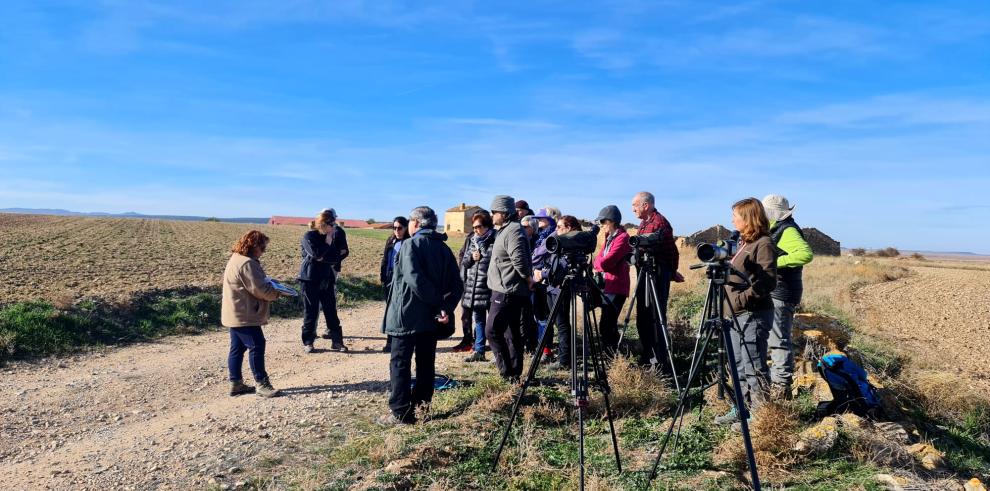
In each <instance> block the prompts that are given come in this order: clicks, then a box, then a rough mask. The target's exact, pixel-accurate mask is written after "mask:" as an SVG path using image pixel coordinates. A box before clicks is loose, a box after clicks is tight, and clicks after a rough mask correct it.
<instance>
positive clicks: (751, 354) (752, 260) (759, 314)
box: [715, 198, 777, 424]
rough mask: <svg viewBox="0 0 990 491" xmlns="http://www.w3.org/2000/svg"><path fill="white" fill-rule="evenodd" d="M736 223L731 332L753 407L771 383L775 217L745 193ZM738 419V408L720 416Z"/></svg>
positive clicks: (723, 419)
mask: <svg viewBox="0 0 990 491" xmlns="http://www.w3.org/2000/svg"><path fill="white" fill-rule="evenodd" d="M732 225H733V226H734V227H735V228H736V230H738V231H739V237H740V241H739V250H738V252H736V255H735V256H733V257H732V267H733V272H732V275H731V277H730V278H729V291H728V295H727V296H728V301H729V306H730V307H731V309H732V312H733V314H734V315H735V325H734V326H733V328H732V329H731V330H730V334H731V342H732V348H733V350H735V358H736V359H735V363H736V368H737V370H738V372H739V384H740V388H741V389H742V393H743V398H744V399H747V402H748V403H749V408H750V410H751V411H752V410H753V409H756V408H757V407H759V406H760V404H762V403H763V401H764V400H765V399H766V392H767V390H768V388H769V384H770V368H769V367H768V366H767V338H768V336H769V334H770V327H771V326H772V325H773V300H772V299H771V298H770V292H772V291H773V289H774V287H776V286H777V250H776V246H774V244H773V241H771V240H770V236H769V229H770V222H769V220H767V216H766V213H765V212H764V210H763V204H762V203H761V202H760V200H758V199H756V198H746V199H744V200H741V201H738V202H736V204H734V205H732ZM735 326H739V328H740V329H741V332H740V331H739V330H737V329H736V327H735ZM737 421H739V415H738V414H736V410H735V408H734V407H733V409H732V410H731V411H729V413H728V414H725V415H724V416H720V417H718V418H715V422H716V423H719V424H731V423H735V422H737Z"/></svg>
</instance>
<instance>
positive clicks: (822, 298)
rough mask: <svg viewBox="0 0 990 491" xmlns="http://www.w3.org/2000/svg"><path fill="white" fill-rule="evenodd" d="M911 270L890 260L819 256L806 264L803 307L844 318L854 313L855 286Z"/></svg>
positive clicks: (903, 275)
mask: <svg viewBox="0 0 990 491" xmlns="http://www.w3.org/2000/svg"><path fill="white" fill-rule="evenodd" d="M908 274H910V271H909V270H908V269H907V268H904V267H901V266H899V265H897V264H894V263H893V262H892V261H889V260H878V259H863V258H851V257H816V258H815V260H814V261H812V263H811V264H809V265H807V266H805V267H804V298H803V301H802V305H803V308H804V310H812V311H820V312H826V313H829V314H832V315H837V316H839V317H841V318H844V319H845V320H851V319H852V318H854V316H855V311H856V307H855V305H854V303H853V294H854V292H855V290H856V288H858V287H860V286H863V285H869V284H873V283H883V282H887V281H893V280H896V279H900V278H903V277H905V276H907V275H908Z"/></svg>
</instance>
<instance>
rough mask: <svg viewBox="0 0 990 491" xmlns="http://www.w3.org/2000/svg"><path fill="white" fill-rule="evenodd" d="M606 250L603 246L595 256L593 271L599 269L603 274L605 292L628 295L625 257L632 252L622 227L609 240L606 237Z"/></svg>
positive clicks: (627, 274)
mask: <svg viewBox="0 0 990 491" xmlns="http://www.w3.org/2000/svg"><path fill="white" fill-rule="evenodd" d="M605 240H606V243H607V244H608V246H609V247H607V249H608V252H606V251H605V249H606V248H605V247H602V250H601V251H600V252H599V253H598V255H597V256H595V260H594V261H593V264H592V265H593V266H594V267H595V271H601V272H603V273H604V276H605V293H611V294H614V295H622V296H624V297H628V296H629V286H630V283H631V281H630V280H629V262H628V261H626V258H627V257H628V256H629V255H630V254H632V246H630V245H629V233H628V232H626V231H625V230H624V229H621V228H620V229H619V230H617V231H616V234H615V237H614V238H612V240H611V242H608V239H607V238H606V239H605Z"/></svg>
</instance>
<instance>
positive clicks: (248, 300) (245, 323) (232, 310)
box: [220, 252, 278, 327]
mask: <svg viewBox="0 0 990 491" xmlns="http://www.w3.org/2000/svg"><path fill="white" fill-rule="evenodd" d="M265 278H266V275H265V270H264V269H263V268H262V267H261V263H260V262H259V261H258V260H257V259H254V258H250V257H247V256H242V255H240V254H237V253H236V252H235V253H234V254H231V256H230V260H228V261H227V268H226V269H224V271H223V298H222V301H221V304H220V323H221V324H223V326H224V327H253V326H263V325H265V324H267V323H268V315H269V311H270V306H271V302H273V301H274V300H275V299H277V298H278V291H276V290H275V287H274V286H272V284H271V283H269V282H268V280H266V279H265Z"/></svg>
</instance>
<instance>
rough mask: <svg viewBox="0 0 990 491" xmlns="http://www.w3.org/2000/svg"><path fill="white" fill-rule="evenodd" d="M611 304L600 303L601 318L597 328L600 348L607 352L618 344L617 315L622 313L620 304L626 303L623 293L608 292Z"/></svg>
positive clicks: (611, 350)
mask: <svg viewBox="0 0 990 491" xmlns="http://www.w3.org/2000/svg"><path fill="white" fill-rule="evenodd" d="M606 297H608V299H609V300H611V301H612V304H611V305H609V304H608V302H605V303H603V304H602V318H601V321H600V322H599V323H598V330H599V331H601V333H602V348H604V350H605V352H606V353H607V354H612V353H614V352H615V350H616V348H617V347H618V346H617V345H618V344H619V315H620V314H621V313H622V306H623V305H625V303H626V297H625V296H624V295H617V294H614V293H609V294H607V295H606Z"/></svg>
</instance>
